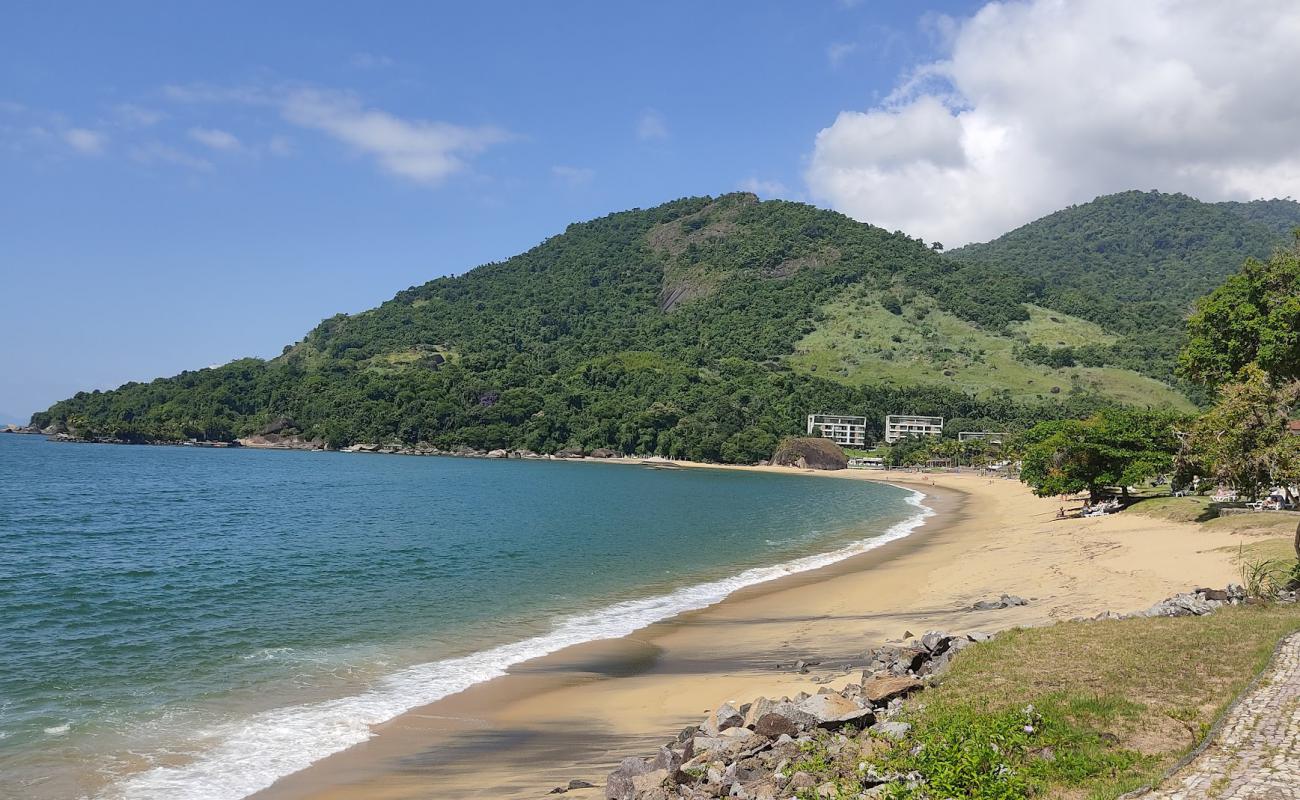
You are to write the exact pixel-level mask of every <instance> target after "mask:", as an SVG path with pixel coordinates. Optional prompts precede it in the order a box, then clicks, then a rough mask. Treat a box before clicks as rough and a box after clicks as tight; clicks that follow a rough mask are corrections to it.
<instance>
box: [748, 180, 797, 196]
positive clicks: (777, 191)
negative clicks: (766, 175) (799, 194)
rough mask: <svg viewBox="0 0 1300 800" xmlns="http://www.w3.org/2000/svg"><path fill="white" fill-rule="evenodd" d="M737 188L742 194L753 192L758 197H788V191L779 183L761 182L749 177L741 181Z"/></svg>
mask: <svg viewBox="0 0 1300 800" xmlns="http://www.w3.org/2000/svg"><path fill="white" fill-rule="evenodd" d="M737 188H739V189H740V190H741V191H743V192H753V193H754V194H756V195H758V196H760V197H789V196H790V190H789V189H788V188H786V185H785V184H784V183H781V182H780V181H769V180H763V179H762V178H755V177H749V178H746V179H744V180H743V181H741V182H740V183H739V184H738V186H737Z"/></svg>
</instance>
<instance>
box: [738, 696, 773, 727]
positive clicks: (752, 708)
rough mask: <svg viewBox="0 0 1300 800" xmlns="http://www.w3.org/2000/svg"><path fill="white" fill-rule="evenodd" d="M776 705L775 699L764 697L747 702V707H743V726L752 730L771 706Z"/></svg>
mask: <svg viewBox="0 0 1300 800" xmlns="http://www.w3.org/2000/svg"><path fill="white" fill-rule="evenodd" d="M776 705H777V704H776V701H775V700H769V699H767V698H766V697H759V698H757V699H756V700H754V702H752V703H750V704H749V708H747V709H745V721H744V725H745V727H746V728H750V729H751V730H752V729H753V728H754V726H755V725H757V724H758V720H759V719H760V718H762V717H763V716H764V715H765V714H767V713H768V712H770V711H771V710H772V709H773V708H776Z"/></svg>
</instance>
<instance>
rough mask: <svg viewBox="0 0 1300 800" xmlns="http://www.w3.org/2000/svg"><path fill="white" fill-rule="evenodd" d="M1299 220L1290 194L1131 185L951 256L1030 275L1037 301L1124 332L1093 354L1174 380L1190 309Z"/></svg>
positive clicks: (1265, 252) (1298, 207) (1298, 206)
mask: <svg viewBox="0 0 1300 800" xmlns="http://www.w3.org/2000/svg"><path fill="white" fill-rule="evenodd" d="M1288 221H1289V222H1290V224H1289V225H1288V224H1287V222H1288ZM1297 224H1300V203H1296V202H1294V201H1291V200H1270V201H1259V202H1257V203H1220V204H1214V203H1202V202H1200V201H1198V200H1195V199H1193V198H1191V197H1187V196H1186V195H1181V194H1162V193H1159V192H1137V191H1131V192H1122V193H1119V194H1114V195H1108V196H1105V197H1099V198H1097V199H1096V200H1093V201H1092V202H1090V203H1085V204H1083V205H1080V206H1071V207H1070V208H1067V209H1064V210H1062V211H1058V212H1056V213H1054V214H1050V215H1048V216H1046V217H1043V218H1042V219H1040V220H1037V221H1035V222H1031V223H1029V224H1028V225H1025V226H1023V227H1021V228H1018V229H1016V230H1014V231H1011V232H1010V233H1007V234H1005V235H1004V236H1001V237H999V238H998V239H995V240H994V241H992V242H988V243H986V244H978V245H969V246H967V247H963V248H960V249H957V250H953V251H950V252H949V256H950V257H953V258H955V259H957V260H959V261H960V262H962V263H963V264H971V265H973V264H993V265H997V266H998V267H999V268H1001V269H1005V270H1008V271H1010V272H1012V273H1015V274H1017V275H1019V276H1021V277H1023V278H1025V279H1027V280H1029V281H1031V286H1032V291H1033V293H1034V296H1035V298H1036V299H1035V301H1034V302H1036V303H1038V304H1039V305H1042V306H1046V307H1048V308H1051V309H1055V310H1057V311H1061V312H1064V313H1066V314H1070V315H1073V316H1076V317H1082V318H1084V319H1087V320H1091V321H1093V322H1096V323H1098V324H1100V325H1101V326H1103V327H1104V328H1106V329H1107V330H1109V331H1112V332H1114V333H1118V334H1122V335H1123V336H1124V339H1123V341H1122V342H1120V343H1118V344H1116V345H1114V346H1113V347H1112V348H1109V349H1098V350H1097V351H1095V352H1094V353H1092V354H1091V359H1092V360H1094V361H1095V360H1101V361H1103V362H1104V363H1105V364H1107V365H1109V366H1118V367H1126V368H1130V369H1136V370H1138V371H1141V372H1144V374H1148V375H1152V376H1153V377H1157V378H1160V379H1162V380H1167V379H1170V378H1172V377H1173V367H1174V362H1175V358H1176V355H1177V352H1178V349H1179V346H1180V345H1181V343H1182V341H1183V336H1184V333H1183V315H1184V313H1185V309H1186V308H1187V306H1188V305H1189V304H1190V303H1191V302H1192V301H1194V300H1195V299H1196V298H1198V297H1201V296H1202V295H1204V294H1206V293H1207V292H1209V291H1210V290H1211V289H1213V288H1214V287H1215V286H1216V285H1217V284H1218V283H1219V282H1220V281H1222V280H1223V279H1224V278H1225V277H1227V276H1228V275H1229V274H1231V273H1232V272H1233V271H1234V270H1236V269H1237V268H1238V267H1239V266H1240V265H1241V263H1242V261H1243V260H1244V259H1246V258H1247V257H1250V256H1255V257H1260V258H1262V257H1264V256H1267V255H1268V253H1269V252H1270V251H1271V250H1272V249H1273V248H1274V247H1275V246H1277V245H1278V244H1279V243H1280V242H1282V241H1284V239H1283V232H1284V231H1289V230H1290V228H1291V227H1294V226H1295V225H1297Z"/></svg>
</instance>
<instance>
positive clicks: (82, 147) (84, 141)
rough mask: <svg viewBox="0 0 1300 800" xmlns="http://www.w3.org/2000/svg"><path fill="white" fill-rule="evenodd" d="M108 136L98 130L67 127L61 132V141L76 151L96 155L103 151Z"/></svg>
mask: <svg viewBox="0 0 1300 800" xmlns="http://www.w3.org/2000/svg"><path fill="white" fill-rule="evenodd" d="M107 140H108V137H106V136H105V135H104V134H102V133H99V132H98V131H92V130H90V129H88V128H68V129H67V130H66V131H64V132H63V141H65V142H67V143H68V146H69V147H71V148H72V149H73V150H76V151H77V152H78V153H81V154H83V155H88V156H97V155H99V154H100V153H102V152H104V144H105V143H106V142H107Z"/></svg>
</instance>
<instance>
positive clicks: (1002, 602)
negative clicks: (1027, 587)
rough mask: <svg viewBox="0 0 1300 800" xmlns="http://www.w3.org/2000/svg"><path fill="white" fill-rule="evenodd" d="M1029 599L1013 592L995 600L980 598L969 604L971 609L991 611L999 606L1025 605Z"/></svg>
mask: <svg viewBox="0 0 1300 800" xmlns="http://www.w3.org/2000/svg"><path fill="white" fill-rule="evenodd" d="M1027 605H1029V601H1028V600H1026V599H1025V598H1023V597H1017V596H1016V595H1014V594H1004V595H1002V596H1001V597H999V598H998V599H997V600H980V601H978V602H976V603H975V605H973V606H971V610H973V611H993V610H994V609H999V608H1011V607H1013V606H1027Z"/></svg>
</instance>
